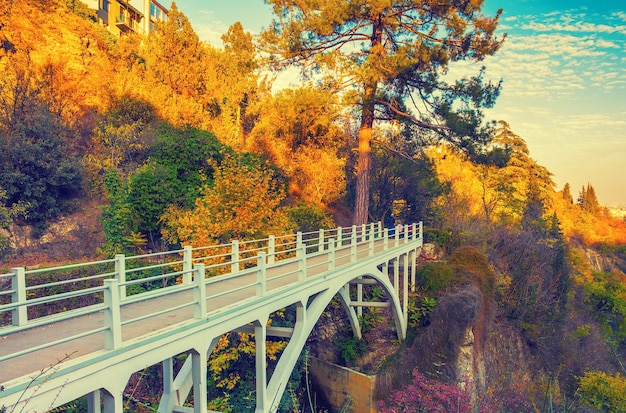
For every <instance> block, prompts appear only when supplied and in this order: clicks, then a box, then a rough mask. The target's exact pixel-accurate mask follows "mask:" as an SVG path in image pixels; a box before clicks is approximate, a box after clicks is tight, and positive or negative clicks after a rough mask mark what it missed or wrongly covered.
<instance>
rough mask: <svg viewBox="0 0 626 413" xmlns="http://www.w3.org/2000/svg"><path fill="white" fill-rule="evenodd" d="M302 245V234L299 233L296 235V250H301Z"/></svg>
mask: <svg viewBox="0 0 626 413" xmlns="http://www.w3.org/2000/svg"><path fill="white" fill-rule="evenodd" d="M300 245H302V232H300V231H298V232H297V233H296V249H297V248H300Z"/></svg>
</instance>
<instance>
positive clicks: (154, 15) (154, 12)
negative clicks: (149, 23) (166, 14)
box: [150, 3, 157, 17]
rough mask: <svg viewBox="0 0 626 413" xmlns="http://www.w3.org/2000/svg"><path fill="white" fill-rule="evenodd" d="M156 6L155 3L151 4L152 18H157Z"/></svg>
mask: <svg viewBox="0 0 626 413" xmlns="http://www.w3.org/2000/svg"><path fill="white" fill-rule="evenodd" d="M156 8H157V7H156V6H155V5H154V3H150V16H152V17H156Z"/></svg>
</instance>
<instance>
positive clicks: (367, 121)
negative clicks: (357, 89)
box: [354, 86, 376, 225]
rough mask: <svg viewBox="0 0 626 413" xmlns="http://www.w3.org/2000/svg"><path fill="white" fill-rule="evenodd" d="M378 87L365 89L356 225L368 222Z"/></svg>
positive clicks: (357, 174) (358, 163)
mask: <svg viewBox="0 0 626 413" xmlns="http://www.w3.org/2000/svg"><path fill="white" fill-rule="evenodd" d="M375 93H376V87H375V86H373V87H368V88H366V90H365V102H364V104H363V112H362V114H361V126H360V127H359V158H358V160H357V165H356V202H355V205H354V225H362V224H367V222H368V219H369V202H370V172H371V169H372V148H371V146H370V143H371V141H372V126H373V125H374V100H373V99H374V95H375Z"/></svg>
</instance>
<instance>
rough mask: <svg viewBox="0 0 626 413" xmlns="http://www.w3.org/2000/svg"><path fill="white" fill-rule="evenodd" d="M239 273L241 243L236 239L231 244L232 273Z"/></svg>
mask: <svg viewBox="0 0 626 413" xmlns="http://www.w3.org/2000/svg"><path fill="white" fill-rule="evenodd" d="M238 271H239V241H238V240H236V239H234V240H232V243H231V251H230V272H231V273H234V272H238Z"/></svg>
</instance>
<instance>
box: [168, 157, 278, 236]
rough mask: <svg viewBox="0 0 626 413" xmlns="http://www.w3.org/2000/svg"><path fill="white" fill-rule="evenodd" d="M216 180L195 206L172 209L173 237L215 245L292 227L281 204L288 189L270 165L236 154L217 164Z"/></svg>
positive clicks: (170, 222) (171, 229) (171, 230)
mask: <svg viewBox="0 0 626 413" xmlns="http://www.w3.org/2000/svg"><path fill="white" fill-rule="evenodd" d="M214 169H215V172H214V184H213V186H205V187H204V188H203V190H202V195H201V196H200V198H198V199H197V200H196V205H195V207H194V209H193V210H190V211H181V210H176V209H170V210H169V211H168V212H167V213H166V215H165V216H164V220H165V222H166V223H167V225H168V226H169V227H170V230H169V232H166V234H165V235H169V236H170V238H171V237H173V236H176V237H177V239H178V240H180V241H181V242H183V243H185V244H187V245H198V246H199V245H202V246H206V245H215V244H216V243H218V242H227V241H229V240H231V239H237V240H246V239H259V238H262V237H264V236H267V235H269V234H281V233H285V232H287V231H288V230H289V229H290V224H289V220H288V218H287V216H286V214H285V213H284V212H283V210H282V209H281V208H280V205H281V202H282V201H283V199H284V192H283V191H282V190H281V189H280V188H278V187H277V183H276V182H275V181H274V179H273V178H272V173H271V171H270V170H269V169H267V168H265V167H263V168H257V167H251V166H249V165H245V164H243V163H242V162H241V161H238V160H236V159H234V158H233V157H230V156H228V157H226V158H225V160H224V162H223V163H222V164H221V165H214Z"/></svg>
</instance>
